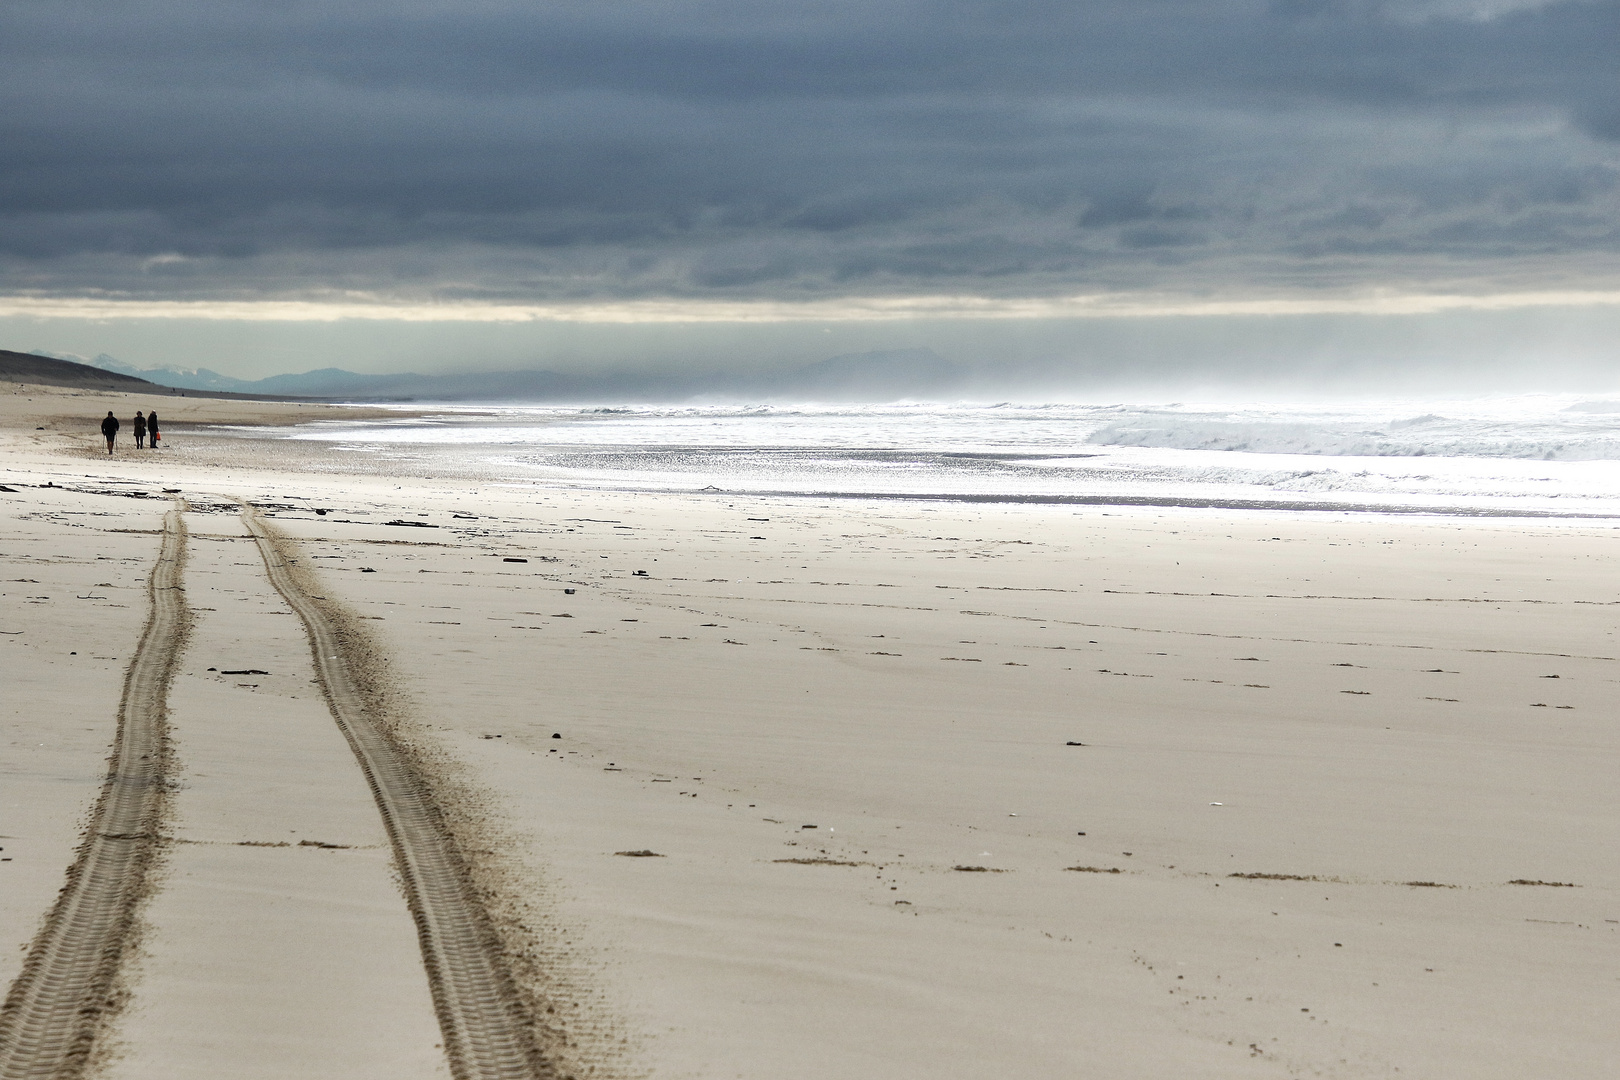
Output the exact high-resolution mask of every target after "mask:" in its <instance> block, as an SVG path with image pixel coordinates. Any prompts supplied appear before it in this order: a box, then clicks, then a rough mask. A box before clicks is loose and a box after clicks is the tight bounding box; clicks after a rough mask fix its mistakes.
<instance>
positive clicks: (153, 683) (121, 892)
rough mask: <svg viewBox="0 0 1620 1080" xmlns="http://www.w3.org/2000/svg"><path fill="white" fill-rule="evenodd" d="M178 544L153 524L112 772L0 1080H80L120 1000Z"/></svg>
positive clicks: (181, 538)
mask: <svg viewBox="0 0 1620 1080" xmlns="http://www.w3.org/2000/svg"><path fill="white" fill-rule="evenodd" d="M185 542H186V526H185V520H184V518H183V517H182V516H181V512H180V508H179V507H178V506H177V507H176V508H175V509H173V510H170V511H169V512H168V514H167V515H166V516H165V517H164V519H163V547H162V549H161V551H160V552H159V554H158V562H157V566H156V567H154V568H153V570H152V576H151V578H150V580H149V582H148V584H147V591H148V597H149V600H150V605H151V609H150V613H149V614H148V616H147V620H146V627H145V629H144V630H143V631H142V632H141V640H140V645H139V646H138V647H137V649H136V651H135V658H134V659H133V660H132V661H130V665H129V670H128V671H127V672H126V673H125V675H124V693H123V698H122V700H121V702H120V704H119V713H118V734H117V736H116V739H115V742H114V747H113V757H112V769H111V771H110V772H109V773H108V775H107V780H106V783H105V784H104V785H103V787H102V789H101V796H100V798H99V799H98V800H97V801H96V806H95V809H94V810H93V811H92V813H91V818H90V826H89V829H88V831H87V832H86V834H85V838H84V842H83V843H82V844H81V845H80V846H79V854H78V857H77V858H76V859H75V860H74V863H73V865H72V866H71V867H70V868H69V869H68V875H67V884H66V885H64V886H63V888H62V891H61V893H60V894H59V895H58V896H57V899H56V905H55V906H54V907H53V908H52V909H51V911H50V914H49V915H47V916H46V919H45V924H44V925H43V926H42V927H41V928H40V931H39V933H38V934H37V935H36V936H35V938H34V941H33V944H32V945H31V946H30V948H29V950H28V958H27V959H26V960H25V961H24V962H23V968H22V973H21V974H20V975H18V976H17V980H16V982H14V983H13V984H12V986H11V992H10V993H9V994H7V995H6V1000H5V1004H4V1005H0V1080H44V1078H50V1080H68V1078H72V1077H77V1076H81V1075H83V1074H84V1072H85V1070H86V1069H87V1068H88V1067H89V1065H90V1063H91V1054H92V1051H93V1050H94V1048H95V1043H96V1039H97V1036H98V1035H99V1034H100V1033H101V1031H102V1027H103V1023H104V1021H105V1019H106V1018H107V1017H108V1016H109V1015H110V1014H111V1013H112V1012H113V1011H114V1010H115V1009H116V1007H117V1005H118V1003H119V997H120V995H119V990H118V972H119V967H120V965H121V964H122V962H123V959H124V956H125V953H126V952H127V951H128V946H129V942H130V939H131V936H132V934H131V932H132V930H133V929H134V926H135V910H136V906H137V905H138V904H139V903H140V900H141V898H142V897H143V895H144V894H145V891H146V878H147V871H148V870H149V869H150V867H151V865H152V862H153V859H154V858H155V856H156V848H157V843H158V826H159V823H160V818H161V816H162V813H163V803H164V782H165V777H164V759H165V754H166V745H167V744H166V732H167V723H166V720H167V701H168V694H169V682H170V680H171V679H172V678H173V676H174V669H175V665H176V662H177V661H178V659H179V656H180V650H181V649H182V648H183V647H184V645H185V641H186V635H187V633H188V631H189V630H190V626H191V613H190V610H189V609H188V608H187V607H186V595H185V590H184V588H183V586H182V582H181V575H182V571H183V570H184V564H185Z"/></svg>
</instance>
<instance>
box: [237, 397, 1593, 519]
mask: <svg viewBox="0 0 1620 1080" xmlns="http://www.w3.org/2000/svg"><path fill="white" fill-rule="evenodd" d="M399 409H400V412H401V416H400V418H399V419H398V420H382V421H378V420H375V419H369V420H356V421H352V422H350V421H328V422H319V423H313V424H308V425H301V426H297V427H286V428H276V429H272V430H270V431H268V432H266V430H265V429H262V428H258V429H252V430H251V431H249V430H248V429H230V428H220V429H216V430H217V433H218V434H221V435H232V434H239V435H249V434H251V435H253V436H255V437H260V438H262V437H265V436H266V435H267V434H268V435H269V436H271V437H274V438H279V439H289V440H300V441H306V442H308V441H313V442H318V443H324V444H329V447H330V450H331V452H332V453H333V454H334V455H342V456H343V457H344V458H345V459H346V460H348V461H354V459H353V458H352V457H349V455H367V456H372V458H373V460H376V459H378V458H380V459H383V460H389V459H398V460H408V461H411V462H414V463H416V464H417V465H419V466H420V465H421V464H422V463H423V462H427V463H428V464H429V466H430V467H431V463H432V462H434V461H437V462H439V463H440V464H441V465H447V464H451V463H456V464H458V466H459V467H458V469H457V471H458V472H461V471H465V469H467V468H475V469H476V471H477V472H479V473H480V474H481V475H484V476H487V477H489V478H491V479H492V480H493V481H494V482H497V483H518V484H533V483H542V484H548V485H564V486H569V487H579V488H599V489H613V490H621V491H637V490H639V491H704V490H708V491H714V492H725V493H735V494H749V493H751V494H772V495H787V496H814V497H823V498H837V497H858V498H868V499H870V498H911V499H934V500H938V499H947V500H968V501H984V502H994V501H1005V502H1044V503H1079V504H1110V503H1112V504H1120V505H1131V504H1136V505H1172V506H1174V505H1182V506H1227V507H1240V508H1241V507H1253V508H1272V509H1280V510H1299V511H1308V510H1356V511H1371V512H1383V513H1402V514H1411V513H1435V514H1450V515H1479V516H1493V517H1495V516H1510V517H1591V516H1598V517H1608V516H1615V517H1617V518H1620V401H1608V400H1596V399H1592V398H1585V397H1578V396H1573V395H1520V396H1494V397H1487V398H1478V399H1457V400H1389V401H1362V402H1356V403H1324V402H1272V403H1265V404H1231V403H1218V404H1215V403H1196V402H1174V403H1165V404H1152V403H1148V404H1143V403H1122V402H1110V403H1072V402H1069V403H1041V404H1032V403H1013V402H999V403H994V404H989V403H937V402H936V403H928V402H919V403H906V404H890V405H820V404H797V405H790V404H769V405H744V404H694V405H623V406H614V407H600V406H560V405H506V404H502V405H479V406H471V405H443V406H430V405H423V404H421V403H413V404H410V405H402V406H399ZM423 413H426V415H421V414H423Z"/></svg>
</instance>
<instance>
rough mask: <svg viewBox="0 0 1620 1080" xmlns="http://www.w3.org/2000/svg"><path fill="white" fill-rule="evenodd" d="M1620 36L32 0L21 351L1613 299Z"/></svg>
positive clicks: (1072, 0)
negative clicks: (430, 330)
mask: <svg viewBox="0 0 1620 1080" xmlns="http://www.w3.org/2000/svg"><path fill="white" fill-rule="evenodd" d="M1617 45H1620V2H1615V0H1608V2H1554V3H1542V2H1534V0H1389V2H1383V3H1379V2H1372V0H1364V2H1363V0H1345V2H1336V0H1275V2H1266V0H1254V2H1249V0H1197V2H1181V0H1128V2H1119V3H1115V2H1110V0H1052V2H1048V0H997V2H993V3H979V4H971V3H949V2H929V0H912V2H894V0H849V2H817V0H795V2H793V3H782V2H776V0H736V2H719V0H715V2H704V0H611V2H608V0H582V2H577V3H575V2H561V3H557V2H553V3H544V2H534V0H521V2H503V0H453V2H451V0H443V2H439V0H387V2H376V3H372V2H367V0H350V2H347V3H340V4H337V3H329V2H315V0H310V2H299V0H286V2H271V0H259V2H251V3H246V2H233V0H207V2H203V0H123V2H117V0H113V2H108V3H98V4H84V3H82V2H52V0H7V2H6V3H5V4H4V5H3V6H0V147H3V148H4V152H3V153H0V316H4V317H5V318H3V319H0V330H4V331H5V332H6V334H7V338H8V340H7V341H6V342H5V343H0V344H9V345H10V346H12V347H19V348H20V347H28V346H31V345H43V344H48V343H49V339H50V337H51V334H52V331H51V329H50V327H49V326H48V325H46V324H50V323H53V321H54V322H55V323H60V328H61V330H62V332H63V333H64V334H66V335H67V336H72V337H74V339H75V340H78V337H77V335H78V334H79V330H80V329H83V328H84V327H89V326H92V325H103V326H108V327H111V328H112V329H110V330H109V331H108V336H107V337H106V339H105V340H107V341H108V342H109V343H111V344H113V345H114V346H116V345H117V343H118V342H120V341H125V340H133V339H132V338H129V337H128V335H127V333H126V334H125V337H120V336H119V335H120V334H121V333H125V331H127V330H128V326H126V322H127V320H125V319H123V318H122V317H117V318H113V319H112V321H111V322H110V323H109V322H107V321H106V318H107V316H108V315H109V314H112V315H118V312H117V311H112V312H109V310H107V309H106V308H105V306H104V305H105V304H106V303H107V302H108V301H114V302H116V303H118V304H134V305H137V306H136V307H131V308H129V309H128V311H129V312H138V313H139V314H141V315H142V316H146V317H150V316H153V315H163V314H164V313H165V312H167V313H169V314H173V313H174V312H177V311H181V310H184V311H185V312H186V313H187V314H188V315H189V316H192V317H195V316H198V315H202V316H204V317H214V318H216V321H221V322H223V323H228V324H229V325H230V326H232V327H235V328H236V332H238V333H239V334H241V335H244V337H243V338H242V341H243V342H247V341H248V339H249V338H250V337H251V335H253V334H255V333H261V334H262V333H265V332H266V331H265V330H264V327H263V326H262V325H261V326H258V327H257V328H256V327H255V325H254V320H262V319H263V318H265V317H266V316H269V315H275V316H276V317H278V318H281V319H284V320H288V321H291V322H295V323H296V322H302V321H308V320H310V319H311V318H315V317H316V316H312V315H311V309H310V308H308V307H302V308H301V307H296V306H294V307H288V306H286V304H287V302H289V301H297V302H302V303H305V304H310V303H313V304H315V305H317V306H319V305H328V304H334V303H337V304H346V305H350V307H351V308H353V309H354V310H359V309H360V308H364V309H365V314H366V315H367V316H368V317H369V318H373V319H375V318H377V317H378V316H387V315H388V314H389V313H390V312H391V311H396V312H398V313H399V314H402V315H406V316H408V317H418V318H419V317H421V316H422V312H423V309H424V306H425V305H433V304H438V305H444V304H451V305H458V306H465V307H466V311H461V312H459V313H458V318H468V319H475V320H476V319H486V320H487V319H496V320H499V319H504V318H510V317H512V316H511V313H510V312H507V313H503V312H502V311H501V310H500V309H502V308H504V307H507V306H511V305H515V306H516V308H517V309H522V310H523V311H525V312H527V313H528V315H527V316H525V317H530V316H535V315H538V316H539V317H541V318H542V319H543V320H555V319H558V318H561V319H564V320H568V319H574V318H579V317H588V318H594V319H603V318H605V319H607V320H608V322H609V324H610V325H611V324H613V322H614V320H615V319H617V318H620V317H621V315H622V317H623V318H626V319H628V318H636V319H648V318H650V319H653V320H654V321H658V320H663V319H676V320H679V319H687V318H700V319H709V320H715V321H718V322H725V321H726V320H728V319H733V318H736V319H738V320H748V321H757V320H760V319H765V320H776V319H789V320H792V319H797V318H799V317H800V315H799V312H800V311H801V310H803V311H809V312H810V313H811V314H812V315H814V316H815V317H816V318H822V317H825V318H830V319H833V320H842V319H851V318H853V319H855V320H856V321H860V320H862V319H865V318H867V317H868V316H869V315H870V314H871V312H872V311H874V310H877V311H878V312H879V314H883V315H885V316H888V315H893V314H894V313H895V312H896V311H899V312H902V313H907V314H908V315H909V317H911V318H913V319H916V318H922V319H923V320H924V322H927V325H928V326H934V325H936V324H935V323H934V322H929V321H928V320H938V319H946V320H949V318H950V317H951V316H952V315H953V314H955V313H959V312H953V310H952V305H961V304H964V303H965V304H968V305H969V306H971V305H972V304H980V305H988V307H986V308H985V310H987V311H991V312H992V313H997V314H1001V315H1004V316H1007V317H1016V316H1018V314H1019V312H1020V311H1023V312H1025V314H1026V315H1028V316H1029V317H1035V316H1039V317H1041V318H1043V319H1044V318H1049V317H1051V316H1052V315H1053V314H1054V312H1056V313H1057V314H1058V315H1061V314H1062V310H1061V309H1062V306H1063V305H1064V304H1067V303H1071V302H1072V301H1071V300H1070V298H1074V297H1085V298H1091V299H1089V300H1086V301H1081V303H1082V305H1083V304H1085V303H1093V302H1095V299H1096V298H1098V297H1103V298H1106V303H1107V304H1113V305H1122V308H1121V309H1122V310H1124V309H1129V313H1130V315H1131V317H1133V318H1143V317H1152V315H1153V314H1154V312H1156V311H1163V312H1167V313H1170V314H1178V313H1179V314H1180V315H1183V316H1184V315H1186V314H1188V313H1189V311H1191V310H1192V309H1189V307H1188V305H1189V304H1191V305H1198V304H1204V305H1206V306H1207V305H1209V304H1211V303H1217V304H1219V303H1226V304H1232V305H1235V307H1234V308H1233V310H1235V311H1239V312H1244V313H1246V314H1254V313H1255V312H1256V311H1259V310H1264V309H1263V307H1262V308H1255V307H1254V305H1256V304H1260V305H1263V304H1265V303H1288V304H1295V305H1301V306H1300V307H1299V309H1298V311H1295V312H1294V314H1298V313H1299V311H1308V310H1309V309H1310V308H1311V305H1313V304H1315V305H1319V306H1320V305H1326V307H1327V308H1328V309H1330V310H1332V309H1333V308H1332V305H1334V304H1341V305H1343V304H1348V305H1350V307H1351V308H1352V309H1355V310H1364V311H1368V312H1377V311H1381V310H1386V309H1388V308H1389V305H1391V304H1396V305H1397V307H1398V302H1399V299H1400V298H1402V297H1410V296H1414V295H1415V296H1434V295H1444V296H1450V297H1459V296H1460V297H1474V298H1482V302H1486V303H1488V304H1492V305H1497V306H1503V305H1505V306H1507V307H1509V308H1511V307H1514V306H1515V305H1516V304H1518V303H1519V302H1520V301H1519V300H1517V299H1515V298H1523V297H1526V296H1530V297H1532V298H1535V297H1539V298H1540V299H1538V300H1536V301H1535V302H1537V303H1545V302H1547V298H1548V297H1549V296H1551V297H1553V298H1554V299H1556V298H1558V297H1566V298H1568V302H1569V303H1573V304H1576V305H1585V306H1591V305H1596V306H1598V307H1608V306H1611V305H1613V304H1614V302H1615V300H1616V298H1620V257H1617V256H1620V193H1617V181H1620V78H1617V55H1620V54H1617ZM1392 298H1393V299H1392ZM87 300H94V301H95V302H96V303H98V304H102V305H103V307H101V308H85V307H84V306H83V305H84V303H85V302H86V301H87ZM197 302H206V304H208V305H213V306H212V307H206V306H205V307H185V305H187V304H194V303H197ZM807 303H808V304H811V305H813V306H812V307H811V308H808V309H804V308H802V305H805V304H807ZM1031 303H1033V305H1034V306H1028V305H1030V304H1031ZM177 304H178V305H180V306H178V307H177V306H176V305H177ZM222 304H223V305H235V306H234V307H231V306H220V305H222ZM278 304H279V305H282V306H280V307H277V306H275V305H278ZM884 304H887V305H891V307H889V308H883V307H882V306H881V305H884ZM1021 304H1022V305H1026V307H1020V306H1019V305H1021ZM75 305H78V306H75ZM140 305H145V306H144V307H140ZM164 305H169V307H167V308H165V307H164ZM873 305H878V307H877V308H874V307H873ZM907 305H921V306H920V307H919V308H917V310H912V309H911V308H909V307H908V306H907ZM998 305H999V306H998ZM1042 305H1046V306H1044V307H1043V306H1042ZM1244 305H1249V307H1248V308H1247V309H1245V308H1244ZM1358 305H1359V307H1358ZM254 308H256V310H250V309H254ZM469 312H470V313H471V314H468V313H469ZM582 312H583V313H585V314H584V315H583V316H582V315H581V313H582ZM1211 312H1213V313H1214V314H1219V312H1218V311H1216V310H1215V309H1208V310H1203V311H1201V312H1193V313H1200V314H1211ZM615 313H619V314H615ZM739 313H741V314H739ZM41 315H49V316H50V318H45V319H39V318H38V317H39V316H41ZM68 316H74V317H73V318H68ZM90 316H94V317H96V318H98V319H100V320H101V321H100V322H99V323H92V322H89V321H85V318H84V317H90ZM25 317H27V318H25ZM19 319H21V320H22V321H19ZM158 321H159V322H161V321H162V320H161V319H160V320H158ZM36 325H37V326H39V327H40V329H39V330H38V333H37V334H34V335H33V336H32V337H30V338H29V340H27V341H23V340H18V339H17V337H16V335H17V334H19V333H24V334H26V333H28V330H29V328H30V327H33V326H36ZM326 325H332V324H326ZM919 325H920V324H919ZM1324 325H1325V324H1324ZM119 327H124V329H123V330H120V329H118V328H119ZM70 328H71V330H70ZM129 332H130V333H136V332H135V331H129ZM819 332H820V330H819V329H817V328H814V327H808V326H807V327H806V330H805V333H806V334H807V335H809V334H811V333H819ZM152 333H153V330H152V329H151V327H150V326H148V327H147V328H145V329H142V330H139V331H138V333H136V336H137V337H140V336H141V335H145V336H144V337H143V338H142V340H148V339H150V338H151V335H152ZM874 333H875V338H874V340H876V339H877V338H883V339H884V343H885V344H886V343H889V342H888V338H891V337H893V332H892V328H891V329H890V330H884V331H874ZM930 333H935V331H926V332H925V331H924V330H919V331H918V336H919V340H920V339H921V338H926V337H928V336H929V334H930ZM1084 333H1094V331H1085V332H1082V336H1084ZM385 336H386V335H385ZM485 336H486V337H487V333H485ZM555 336H556V335H555V334H551V337H549V338H548V337H547V336H546V335H545V334H539V335H536V336H534V340H535V341H536V342H540V341H542V340H543V339H544V340H550V339H551V338H554V337H555ZM723 336H724V335H722V337H723ZM182 337H183V335H182ZM633 337H634V335H631V336H627V337H626V338H625V339H624V340H625V341H626V342H627V343H628V342H630V341H631V340H632V338H633ZM36 339H37V340H36ZM479 339H480V335H479V333H475V332H473V331H472V330H469V331H468V338H467V340H469V341H471V340H479ZM736 339H737V340H739V341H743V340H751V339H749V338H748V335H747V334H746V333H741V334H740V336H737V338H736ZM179 340H180V338H179V337H177V338H176V341H179ZM332 340H334V341H335V340H336V338H333V339H332ZM715 340H717V341H718V340H721V338H720V337H717V338H715ZM809 340H810V339H809V338H807V339H806V342H807V344H806V345H805V347H806V348H809V344H808V342H809ZM749 347H751V346H749ZM536 348H539V345H536ZM626 348H629V345H628V344H627V345H626ZM103 351H116V348H108V349H105V350H103ZM158 351H161V348H159V349H158ZM247 351H249V352H251V351H252V349H251V348H249V349H248V350H247ZM317 351H319V350H318V349H317ZM542 351H543V350H542ZM608 351H609V352H611V351H612V350H611V349H610V350H608ZM745 351H746V348H745ZM811 351H814V350H813V349H811ZM151 358H152V357H151V356H144V357H142V359H151ZM313 359H316V360H321V361H323V362H324V360H326V359H330V358H324V357H313ZM620 359H623V357H621V358H620ZM543 360H544V357H543V356H536V357H534V358H533V362H535V363H539V362H541V361H543ZM379 362H381V361H379ZM469 362H476V361H469ZM503 362H504V361H503ZM216 366H219V367H221V368H222V369H223V368H225V367H228V366H229V365H228V363H218V364H216ZM310 366H316V365H314V364H311V365H310ZM415 366H417V367H419V368H420V367H422V366H424V365H423V364H422V363H420V362H418V363H416V365H415Z"/></svg>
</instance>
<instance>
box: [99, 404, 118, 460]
mask: <svg viewBox="0 0 1620 1080" xmlns="http://www.w3.org/2000/svg"><path fill="white" fill-rule="evenodd" d="M101 434H102V435H104V436H106V439H107V453H108V455H109V456H110V455H111V454H112V451H113V443H114V442H116V441H117V439H118V417H116V416H114V415H113V414H112V410H111V409H108V410H107V419H105V420H103V421H102V422H101Z"/></svg>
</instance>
